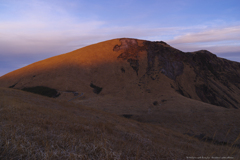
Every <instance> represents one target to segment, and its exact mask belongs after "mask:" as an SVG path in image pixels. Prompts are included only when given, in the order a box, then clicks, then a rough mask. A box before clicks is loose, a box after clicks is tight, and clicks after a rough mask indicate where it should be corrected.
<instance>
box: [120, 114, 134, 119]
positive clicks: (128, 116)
mask: <svg viewBox="0 0 240 160" xmlns="http://www.w3.org/2000/svg"><path fill="white" fill-rule="evenodd" d="M122 116H123V117H125V118H131V117H132V116H133V115H132V114H123V115H122Z"/></svg>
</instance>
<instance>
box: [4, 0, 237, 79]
mask: <svg viewBox="0 0 240 160" xmlns="http://www.w3.org/2000/svg"><path fill="white" fill-rule="evenodd" d="M123 37H127V38H137V39H144V40H150V41H165V42H167V43H168V44H170V45H171V46H173V47H175V48H177V49H180V50H182V51H184V52H193V51H197V50H208V51H210V52H212V53H214V54H216V55H217V56H218V57H222V58H226V59H229V60H232V61H237V62H240V1H239V0H121V1H119V0H118V1H116V0H101V1H98V0H0V76H2V75H4V74H6V73H8V72H10V71H13V70H16V69H18V68H21V67H24V66H26V65H28V64H31V63H33V62H36V61H39V60H43V59H46V58H49V57H52V56H56V55H59V54H63V53H67V52H70V51H73V50H76V49H79V48H82V47H84V46H87V45H90V44H93V43H97V42H101V41H105V40H109V39H114V38H123Z"/></svg>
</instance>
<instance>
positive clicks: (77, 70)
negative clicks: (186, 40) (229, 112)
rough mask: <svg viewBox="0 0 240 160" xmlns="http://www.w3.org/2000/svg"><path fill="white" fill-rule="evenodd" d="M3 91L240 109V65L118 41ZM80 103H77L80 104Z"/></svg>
mask: <svg viewBox="0 0 240 160" xmlns="http://www.w3.org/2000/svg"><path fill="white" fill-rule="evenodd" d="M0 86H2V87H10V88H16V89H23V90H26V91H33V92H40V93H41V94H44V92H42V90H43V88H44V87H45V89H46V87H48V88H49V90H51V89H52V91H49V92H50V94H49V93H46V94H47V95H48V96H50V97H57V98H59V99H69V100H70V99H72V98H74V97H76V96H78V95H79V94H81V93H83V94H84V96H85V98H86V99H88V98H91V97H96V96H107V95H110V96H116V97H121V96H122V95H125V96H127V97H128V98H129V99H136V98H137V99H142V98H144V99H149V98H147V97H150V98H155V99H159V97H161V96H162V95H166V96H167V95H176V94H181V95H183V96H185V97H188V98H191V99H194V100H198V101H202V102H206V103H209V104H213V105H217V106H221V107H225V108H236V109H238V108H239V107H240V96H239V95H240V63H237V62H233V61H229V60H226V59H222V58H218V57H217V56H216V55H214V54H212V53H210V52H208V51H205V50H201V51H196V52H187V53H184V52H182V51H180V50H177V49H175V48H173V47H171V46H169V45H168V44H166V43H165V42H162V41H160V42H150V41H144V40H137V39H128V38H122V39H114V40H109V41H105V42H101V43H97V44H93V45H90V46H87V47H84V48H81V49H78V50H75V51H72V52H69V53H66V54H62V55H59V56H55V57H52V58H49V59H46V60H43V61H39V62H36V63H33V64H31V65H28V66H26V67H23V68H21V69H18V70H16V71H13V72H11V73H8V74H6V75H4V76H2V77H0ZM77 99H78V98H76V99H75V100H77Z"/></svg>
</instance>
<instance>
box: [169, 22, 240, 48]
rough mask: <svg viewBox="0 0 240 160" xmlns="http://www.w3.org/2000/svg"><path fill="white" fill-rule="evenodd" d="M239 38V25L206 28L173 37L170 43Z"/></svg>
mask: <svg viewBox="0 0 240 160" xmlns="http://www.w3.org/2000/svg"><path fill="white" fill-rule="evenodd" d="M229 40H231V41H232V40H240V26H233V27H225V28H217V29H208V30H205V31H201V32H197V33H188V34H185V35H180V36H177V37H175V38H174V39H173V40H171V41H169V43H171V44H179V43H196V42H216V41H229Z"/></svg>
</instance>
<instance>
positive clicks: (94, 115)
mask: <svg viewBox="0 0 240 160" xmlns="http://www.w3.org/2000/svg"><path fill="white" fill-rule="evenodd" d="M0 98H1V99H0V159H6V160H8V159H144V160H145V159H186V157H187V156H195V157H198V156H224V157H226V156H231V157H234V158H235V159H238V158H240V155H239V153H240V150H239V148H236V147H234V146H219V145H213V144H211V143H206V142H202V141H199V140H197V139H195V138H193V137H189V136H187V135H183V134H181V133H178V132H174V131H172V130H170V129H166V128H163V127H161V126H160V125H154V124H148V123H140V122H137V121H134V120H131V119H126V118H122V117H119V116H117V115H116V114H110V113H106V112H103V111H99V110H95V109H90V108H87V107H84V106H80V105H75V104H73V103H67V102H64V101H57V100H54V99H51V98H46V97H42V96H39V95H34V94H31V93H25V92H22V91H17V90H14V89H3V88H1V89H0ZM236 140H238V139H236Z"/></svg>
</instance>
